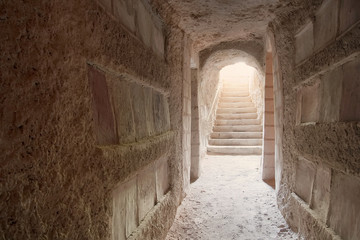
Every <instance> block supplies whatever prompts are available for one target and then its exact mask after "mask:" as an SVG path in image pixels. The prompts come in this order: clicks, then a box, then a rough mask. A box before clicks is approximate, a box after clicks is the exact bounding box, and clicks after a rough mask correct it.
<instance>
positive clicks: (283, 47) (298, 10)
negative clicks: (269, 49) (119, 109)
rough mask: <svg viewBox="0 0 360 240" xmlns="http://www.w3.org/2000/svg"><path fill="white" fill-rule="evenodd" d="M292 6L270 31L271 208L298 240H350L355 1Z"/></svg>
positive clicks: (359, 48) (356, 219) (359, 185)
mask: <svg viewBox="0 0 360 240" xmlns="http://www.w3.org/2000/svg"><path fill="white" fill-rule="evenodd" d="M298 4H299V5H297V6H294V9H292V10H291V11H289V13H288V15H286V14H284V15H282V16H281V17H278V18H277V19H276V20H275V21H274V22H273V23H272V24H271V25H270V26H271V29H272V30H273V31H274V35H275V38H274V43H275V54H274V59H273V60H274V65H273V66H274V90H275V128H276V129H277V128H278V127H277V126H279V125H280V127H281V128H282V129H283V135H280V136H282V138H281V139H278V133H279V131H278V130H276V150H278V149H279V147H280V149H279V152H276V171H277V172H276V175H277V183H279V184H280V181H279V180H281V184H280V186H279V187H278V189H277V190H278V203H279V207H280V209H281V211H282V213H283V214H284V216H285V218H286V220H287V221H288V222H289V223H290V224H291V226H292V227H293V228H294V229H296V230H299V231H300V233H301V234H302V235H303V236H305V239H357V238H358V237H359V236H360V228H359V223H360V208H359V207H360V205H359V197H360V174H359V173H360V163H359V161H358V159H359V157H360V151H359V150H360V149H359V146H360V135H359V130H360V125H359V121H360V106H359V102H360V101H359V100H360V84H359V83H360V79H359V76H360V72H359V70H360V44H359V37H360V31H359V30H360V25H359V20H360V14H359V13H360V2H359V1H356V0H347V1H337V0H327V1H319V2H317V3H314V4H309V3H307V2H306V1H304V2H301V1H300V2H299V3H298ZM289 19H291V23H290V22H289ZM279 79H280V80H281V81H280V82H279V81H278V80H279ZM278 83H281V84H282V86H280V85H278ZM277 85H278V86H277ZM279 86H280V89H282V92H283V99H281V98H279V95H278V96H277V90H276V89H277V88H278V87H279ZM280 96H281V95H280ZM282 101H283V102H282ZM279 106H281V109H280V110H279V111H278V107H279Z"/></svg>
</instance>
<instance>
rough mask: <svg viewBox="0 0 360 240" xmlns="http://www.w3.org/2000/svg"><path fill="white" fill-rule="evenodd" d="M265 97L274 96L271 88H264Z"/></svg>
mask: <svg viewBox="0 0 360 240" xmlns="http://www.w3.org/2000/svg"><path fill="white" fill-rule="evenodd" d="M265 98H274V89H273V88H265Z"/></svg>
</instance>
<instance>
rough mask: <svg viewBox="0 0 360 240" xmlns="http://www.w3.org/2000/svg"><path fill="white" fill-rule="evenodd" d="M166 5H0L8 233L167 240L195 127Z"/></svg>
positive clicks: (4, 224) (179, 43) (180, 44)
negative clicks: (189, 138)
mask: <svg viewBox="0 0 360 240" xmlns="http://www.w3.org/2000/svg"><path fill="white" fill-rule="evenodd" d="M169 11H170V10H169V9H163V8H161V7H159V5H158V1H154V2H153V6H152V7H150V6H148V5H146V3H145V2H142V1H122V0H113V1H110V0H101V1H100V0H99V1H94V0H79V1H48V2H34V1H32V2H21V3H20V2H18V1H6V2H2V3H1V4H0V12H1V13H0V15H1V20H0V28H1V29H2V31H1V32H2V33H1V34H0V39H1V46H0V62H1V64H0V79H1V81H0V85H1V87H0V99H1V100H0V149H1V151H0V152H1V154H0V156H1V159H0V160H1V161H0V162H1V170H0V176H1V192H2V193H1V194H0V200H1V202H2V204H1V220H0V222H1V224H0V226H1V230H0V238H1V239H39V238H44V239H45V238H46V239H125V238H126V237H127V238H128V239H161V238H163V237H164V236H165V234H166V231H167V229H168V228H169V227H170V226H171V223H172V220H173V219H174V216H175V214H176V207H177V206H178V204H179V203H180V200H181V196H183V195H184V194H183V193H184V184H186V182H184V179H183V176H184V172H183V168H184V162H183V157H182V156H183V150H184V149H187V151H188V152H189V151H190V150H189V149H190V146H187V147H186V148H183V144H188V143H187V142H185V143H184V142H183V136H185V135H184V134H185V133H186V134H187V133H188V132H190V131H191V130H190V125H189V121H187V123H186V124H185V123H183V112H185V110H184V111H183V109H182V106H183V98H184V94H185V92H187V93H188V96H189V95H190V93H189V92H190V88H188V89H187V90H186V91H183V88H182V80H183V75H184V74H185V73H184V66H183V63H184V62H186V61H188V60H187V59H188V58H189V57H187V56H185V55H184V53H185V52H186V51H187V50H186V48H187V47H188V45H187V44H185V42H187V41H188V40H186V39H185V37H184V34H183V32H182V31H181V30H180V29H179V28H178V27H176V22H175V20H174V19H173V18H171V17H170V16H171V12H170V13H169ZM155 12H156V14H155ZM160 16H162V17H160ZM165 43H167V44H165ZM188 75H189V74H188ZM187 79H188V80H187V81H188V85H190V78H187ZM188 101H190V100H189V97H188ZM189 105H190V104H189ZM187 109H190V107H188V108H187ZM186 112H187V113H188V112H189V111H188V110H186ZM188 118H189V117H188ZM183 126H185V127H186V129H187V131H186V132H184V133H183V130H182V129H183ZM188 145H189V144H188ZM188 155H189V156H190V153H188ZM188 169H189V166H188ZM188 171H189V170H188ZM150 225H151V227H149V226H150Z"/></svg>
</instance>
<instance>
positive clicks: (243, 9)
mask: <svg viewBox="0 0 360 240" xmlns="http://www.w3.org/2000/svg"><path fill="white" fill-rule="evenodd" d="M168 2H169V5H170V6H171V7H172V8H173V9H174V10H175V11H176V12H177V13H178V14H179V16H180V23H179V26H180V27H181V28H183V29H184V30H185V31H186V32H187V33H188V34H189V35H190V36H191V38H192V39H194V40H195V49H197V51H199V50H203V49H205V48H208V47H209V46H212V45H216V44H218V43H220V42H228V41H233V40H238V39H243V40H254V39H259V38H260V39H261V38H262V37H263V35H264V34H265V32H266V27H267V24H268V22H269V21H270V20H272V19H273V18H274V16H275V15H274V12H275V10H276V8H277V7H279V6H278V3H277V1H275V0H270V1H269V0H241V1H238V0H209V1H203V0H187V1H177V0H169V1H168ZM280 6H281V5H280Z"/></svg>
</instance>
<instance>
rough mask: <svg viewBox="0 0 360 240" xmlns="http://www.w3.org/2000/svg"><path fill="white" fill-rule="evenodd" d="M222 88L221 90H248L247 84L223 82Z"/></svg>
mask: <svg viewBox="0 0 360 240" xmlns="http://www.w3.org/2000/svg"><path fill="white" fill-rule="evenodd" d="M222 87H223V88H242V87H247V88H249V83H227V82H224V83H223V85H222Z"/></svg>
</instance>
